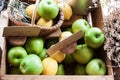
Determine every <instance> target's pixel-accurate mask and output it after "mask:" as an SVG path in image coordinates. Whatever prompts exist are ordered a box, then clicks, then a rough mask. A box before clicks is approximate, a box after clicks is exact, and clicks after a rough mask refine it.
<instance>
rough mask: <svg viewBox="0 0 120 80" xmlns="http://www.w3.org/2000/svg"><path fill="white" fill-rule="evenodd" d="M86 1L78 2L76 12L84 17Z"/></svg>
mask: <svg viewBox="0 0 120 80" xmlns="http://www.w3.org/2000/svg"><path fill="white" fill-rule="evenodd" d="M87 5H88V0H78V10H79V11H80V14H82V15H85V14H86V13H87V10H88V9H87V7H88V6H87Z"/></svg>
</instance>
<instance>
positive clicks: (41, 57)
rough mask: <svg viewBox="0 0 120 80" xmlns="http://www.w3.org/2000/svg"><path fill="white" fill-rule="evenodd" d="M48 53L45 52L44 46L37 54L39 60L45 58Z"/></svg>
mask: <svg viewBox="0 0 120 80" xmlns="http://www.w3.org/2000/svg"><path fill="white" fill-rule="evenodd" d="M47 56H48V55H47V54H46V49H45V48H44V49H43V50H42V52H41V53H40V54H39V57H40V59H41V60H43V59H44V58H46V57H47Z"/></svg>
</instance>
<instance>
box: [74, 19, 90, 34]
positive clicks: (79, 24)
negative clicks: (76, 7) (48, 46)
mask: <svg viewBox="0 0 120 80" xmlns="http://www.w3.org/2000/svg"><path fill="white" fill-rule="evenodd" d="M90 28H91V26H90V24H89V23H88V22H87V21H86V20H85V19H78V20H76V21H74V22H73V24H72V32H73V33H75V32H78V31H79V30H82V31H83V32H84V33H85V32H86V31H87V30H88V29H90Z"/></svg>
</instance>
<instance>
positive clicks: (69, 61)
mask: <svg viewBox="0 0 120 80" xmlns="http://www.w3.org/2000/svg"><path fill="white" fill-rule="evenodd" d="M63 62H64V63H65V64H72V63H75V60H74V58H73V56H72V54H66V57H65V59H64V61H63Z"/></svg>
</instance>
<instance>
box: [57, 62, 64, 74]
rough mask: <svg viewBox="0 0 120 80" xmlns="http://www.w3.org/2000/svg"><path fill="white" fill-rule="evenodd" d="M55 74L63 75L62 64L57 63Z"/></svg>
mask: <svg viewBox="0 0 120 80" xmlns="http://www.w3.org/2000/svg"><path fill="white" fill-rule="evenodd" d="M56 75H65V71H64V66H63V65H62V64H59V65H58V70H57V73H56Z"/></svg>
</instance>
